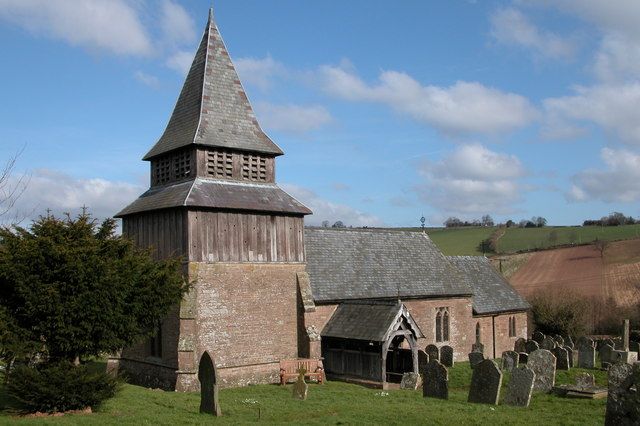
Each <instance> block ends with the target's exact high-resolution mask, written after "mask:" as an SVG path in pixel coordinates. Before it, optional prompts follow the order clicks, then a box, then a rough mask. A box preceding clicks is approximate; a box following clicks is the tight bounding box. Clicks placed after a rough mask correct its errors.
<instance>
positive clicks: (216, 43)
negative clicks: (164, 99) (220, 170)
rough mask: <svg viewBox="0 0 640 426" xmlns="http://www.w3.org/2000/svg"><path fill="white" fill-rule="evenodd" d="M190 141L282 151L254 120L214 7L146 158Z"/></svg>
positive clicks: (228, 147) (238, 148) (225, 146)
mask: <svg viewBox="0 0 640 426" xmlns="http://www.w3.org/2000/svg"><path fill="white" fill-rule="evenodd" d="M189 145H201V146H209V147H218V148H226V149H235V150H242V151H250V152H258V153H264V154H268V155H282V154H283V152H282V150H281V149H280V148H279V147H278V146H277V145H276V144H275V143H274V142H273V141H272V140H271V139H269V137H268V136H267V135H266V134H265V133H264V131H263V130H262V129H261V128H260V125H259V124H258V121H257V120H256V117H255V115H254V113H253V109H252V108H251V104H250V103H249V100H248V99H247V95H246V93H245V91H244V88H243V87H242V84H241V83H240V79H239V78H238V74H237V73H236V70H235V68H234V66H233V63H232V62H231V59H230V58H229V53H228V52H227V48H226V47H225V45H224V41H223V40H222V37H221V36H220V32H219V31H218V27H217V25H216V23H215V20H214V18H213V9H210V10H209V20H208V21H207V26H206V28H205V30H204V34H203V36H202V40H201V41H200V45H199V47H198V51H197V52H196V55H195V58H194V59H193V63H192V64H191V69H190V70H189V74H188V75H187V78H186V80H185V82H184V85H183V87H182V91H181V92H180V96H179V97H178V101H177V102H176V106H175V107H174V109H173V114H171V118H170V119H169V124H167V127H166V129H165V131H164V133H163V134H162V136H161V137H160V139H159V140H158V142H157V143H156V144H155V145H154V146H153V148H151V150H150V151H149V152H148V153H147V155H145V156H144V158H143V160H150V159H152V158H154V157H156V156H158V155H161V154H164V153H167V152H169V151H173V150H175V149H178V148H183V147H186V146H189Z"/></svg>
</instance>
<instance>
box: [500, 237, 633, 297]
mask: <svg viewBox="0 0 640 426" xmlns="http://www.w3.org/2000/svg"><path fill="white" fill-rule="evenodd" d="M523 256H524V257H523ZM501 258H502V259H503V268H505V269H508V266H507V265H509V264H510V263H514V262H518V263H519V265H517V269H516V270H515V272H511V271H509V273H508V274H507V275H508V276H509V282H510V283H511V284H512V285H513V286H514V287H515V288H516V289H517V290H518V291H519V292H520V294H522V295H523V296H525V297H528V296H531V295H533V294H534V293H536V292H538V291H554V290H571V291H575V292H576V293H579V294H582V295H585V296H595V297H602V298H604V299H613V300H615V301H616V303H617V304H618V305H619V306H628V305H631V304H633V303H639V302H640V239H634V240H627V241H618V242H612V243H609V245H608V247H607V248H606V249H605V251H604V253H603V256H601V254H600V251H598V250H597V249H596V248H595V247H594V246H593V245H588V246H578V247H571V248H562V249H555V250H545V251H540V252H536V253H530V254H527V255H519V256H515V257H513V258H511V257H501ZM523 259H524V260H523Z"/></svg>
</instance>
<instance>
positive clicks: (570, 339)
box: [564, 336, 575, 349]
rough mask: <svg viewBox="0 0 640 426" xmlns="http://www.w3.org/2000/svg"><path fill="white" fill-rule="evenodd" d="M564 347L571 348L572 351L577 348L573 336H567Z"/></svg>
mask: <svg viewBox="0 0 640 426" xmlns="http://www.w3.org/2000/svg"><path fill="white" fill-rule="evenodd" d="M564 345H565V346H569V347H570V348H571V349H573V348H575V345H574V344H573V339H572V338H571V336H566V337H565V338H564Z"/></svg>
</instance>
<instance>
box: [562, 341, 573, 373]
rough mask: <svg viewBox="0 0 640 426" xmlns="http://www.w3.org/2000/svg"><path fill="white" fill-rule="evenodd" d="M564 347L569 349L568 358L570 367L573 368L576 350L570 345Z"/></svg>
mask: <svg viewBox="0 0 640 426" xmlns="http://www.w3.org/2000/svg"><path fill="white" fill-rule="evenodd" d="M564 348H565V350H566V351H567V358H568V359H569V368H573V363H574V350H573V349H572V348H570V347H569V346H565V347H564Z"/></svg>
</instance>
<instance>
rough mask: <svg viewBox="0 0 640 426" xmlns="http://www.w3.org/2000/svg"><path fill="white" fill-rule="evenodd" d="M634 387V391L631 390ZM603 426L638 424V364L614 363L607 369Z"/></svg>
mask: <svg viewBox="0 0 640 426" xmlns="http://www.w3.org/2000/svg"><path fill="white" fill-rule="evenodd" d="M634 386H635V388H636V389H633V387H634ZM604 424H605V425H606V426H614V425H615V426H622V425H639V424H640V363H636V364H634V365H633V366H631V365H629V364H626V363H622V362H619V363H616V364H614V365H612V366H611V368H610V369H609V392H608V396H607V411H606V414H605V420H604Z"/></svg>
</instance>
